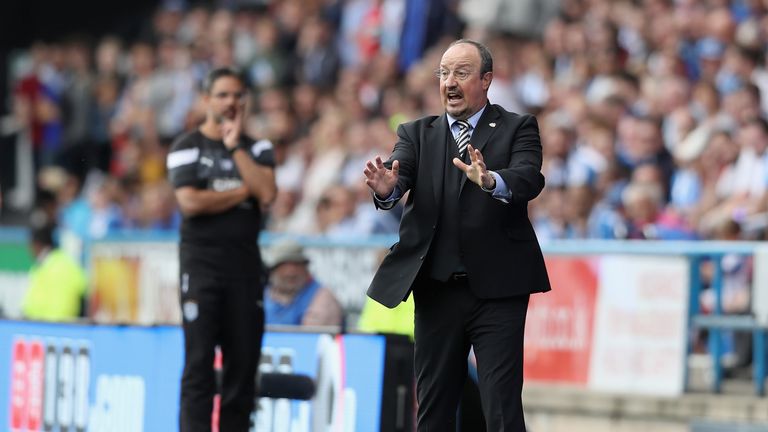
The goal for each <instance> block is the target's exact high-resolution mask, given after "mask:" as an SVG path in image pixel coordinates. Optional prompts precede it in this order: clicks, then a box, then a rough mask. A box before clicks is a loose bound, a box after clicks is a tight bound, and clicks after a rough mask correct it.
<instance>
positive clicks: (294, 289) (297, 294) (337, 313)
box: [264, 240, 343, 326]
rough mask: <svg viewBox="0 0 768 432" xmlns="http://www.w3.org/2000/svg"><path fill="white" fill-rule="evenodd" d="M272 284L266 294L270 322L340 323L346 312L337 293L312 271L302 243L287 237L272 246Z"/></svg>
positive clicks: (296, 323)
mask: <svg viewBox="0 0 768 432" xmlns="http://www.w3.org/2000/svg"><path fill="white" fill-rule="evenodd" d="M267 263H268V264H269V285H268V286H267V290H266V291H265V293H264V314H265V319H266V323H267V324H271V325H302V326H338V325H341V323H342V319H343V311H342V308H341V305H340V304H339V301H338V300H337V299H336V296H334V294H333V293H332V292H331V290H329V289H328V288H325V287H323V286H322V285H321V284H320V283H319V282H318V281H317V280H316V279H315V278H314V277H313V276H312V273H310V271H309V258H307V256H306V255H305V254H304V249H303V248H302V247H301V245H300V244H299V243H297V242H295V241H293V240H284V241H281V242H279V243H277V244H275V246H274V247H273V249H272V254H271V259H268V260H267Z"/></svg>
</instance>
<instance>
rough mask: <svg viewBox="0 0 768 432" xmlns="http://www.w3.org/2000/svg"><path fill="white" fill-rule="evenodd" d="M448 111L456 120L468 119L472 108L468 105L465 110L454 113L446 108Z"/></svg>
mask: <svg viewBox="0 0 768 432" xmlns="http://www.w3.org/2000/svg"><path fill="white" fill-rule="evenodd" d="M446 112H447V113H448V114H450V115H451V117H453V118H455V119H456V120H466V119H468V118H469V112H470V109H469V107H467V108H464V109H463V110H461V111H458V112H456V113H452V112H450V111H448V110H446Z"/></svg>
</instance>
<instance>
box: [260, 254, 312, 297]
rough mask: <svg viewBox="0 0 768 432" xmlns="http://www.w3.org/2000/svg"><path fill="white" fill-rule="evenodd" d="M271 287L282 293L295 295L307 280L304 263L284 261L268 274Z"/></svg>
mask: <svg viewBox="0 0 768 432" xmlns="http://www.w3.org/2000/svg"><path fill="white" fill-rule="evenodd" d="M269 277H270V283H271V284H272V287H271V289H272V290H274V291H276V292H278V293H281V294H283V295H289V296H293V295H296V294H297V293H298V292H299V291H301V289H302V288H304V285H306V284H307V282H308V281H309V271H308V270H307V264H306V263H303V262H302V263H294V262H285V263H282V264H280V265H278V266H277V267H275V268H274V269H272V272H271V274H270V276H269Z"/></svg>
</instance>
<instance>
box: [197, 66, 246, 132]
mask: <svg viewBox="0 0 768 432" xmlns="http://www.w3.org/2000/svg"><path fill="white" fill-rule="evenodd" d="M205 99H206V102H207V103H208V115H209V116H210V117H212V118H213V120H214V121H215V122H216V123H217V124H221V123H222V122H223V121H224V120H225V119H228V120H234V118H235V114H237V109H238V107H239V106H241V105H242V104H243V103H244V101H245V88H244V87H243V83H241V82H240V80H239V79H237V78H234V77H231V76H223V77H221V78H219V79H217V80H216V81H214V82H213V85H212V86H211V91H210V93H208V94H207V95H206V98H205Z"/></svg>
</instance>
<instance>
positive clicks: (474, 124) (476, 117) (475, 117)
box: [445, 105, 486, 129]
mask: <svg viewBox="0 0 768 432" xmlns="http://www.w3.org/2000/svg"><path fill="white" fill-rule="evenodd" d="M485 107H486V105H483V107H482V108H480V111H478V112H476V113H474V114H473V115H472V117H470V118H468V119H467V122H469V125H470V126H472V129H476V128H477V123H478V122H479V121H480V116H482V115H483V111H485ZM445 116H446V118H447V119H448V127H449V128H451V129H453V124H454V123H456V121H457V119H455V118H454V117H453V116H451V115H450V114H448V113H445Z"/></svg>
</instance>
